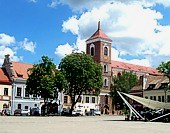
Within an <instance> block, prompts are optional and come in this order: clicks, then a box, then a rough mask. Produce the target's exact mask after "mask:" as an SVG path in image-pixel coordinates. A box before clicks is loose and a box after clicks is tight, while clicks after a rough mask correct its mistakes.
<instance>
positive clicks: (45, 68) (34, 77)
mask: <svg viewBox="0 0 170 133" xmlns="http://www.w3.org/2000/svg"><path fill="white" fill-rule="evenodd" d="M28 75H29V77H28V79H27V82H26V91H28V92H29V94H31V95H32V94H35V95H38V96H41V97H42V98H44V103H45V104H46V102H47V101H48V99H49V98H51V99H54V98H56V99H57V98H58V92H59V91H62V89H63V87H64V85H65V80H64V76H63V75H62V73H61V72H60V71H59V70H57V69H56V66H55V64H54V63H53V61H52V59H50V58H48V57H47V56H42V60H41V61H40V63H39V64H34V65H33V67H32V68H30V69H29V70H28ZM58 79H59V80H58ZM61 82H62V83H61Z"/></svg>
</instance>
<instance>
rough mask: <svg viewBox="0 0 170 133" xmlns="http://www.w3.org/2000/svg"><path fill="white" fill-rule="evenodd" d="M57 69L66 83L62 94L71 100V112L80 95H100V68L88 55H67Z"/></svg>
mask: <svg viewBox="0 0 170 133" xmlns="http://www.w3.org/2000/svg"><path fill="white" fill-rule="evenodd" d="M59 69H60V71H61V72H62V74H63V75H64V77H65V79H66V81H67V86H66V87H65V88H64V93H65V94H67V95H69V96H70V98H71V102H72V106H71V112H72V110H73V108H74V106H75V104H76V103H77V101H78V100H79V98H80V96H81V95H82V94H87V93H89V94H96V95H98V94H99V93H100V89H101V88H102V84H103V83H102V67H101V65H100V64H97V63H96V62H94V61H93V59H92V58H91V57H90V56H89V55H87V54H85V53H72V54H70V55H67V56H66V57H65V58H63V59H62V60H61V63H60V64H59ZM76 96H78V97H76Z"/></svg>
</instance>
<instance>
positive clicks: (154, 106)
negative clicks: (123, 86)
mask: <svg viewBox="0 0 170 133" xmlns="http://www.w3.org/2000/svg"><path fill="white" fill-rule="evenodd" d="M121 93H122V92H121ZM122 94H123V95H125V96H127V97H129V98H131V99H132V100H135V101H136V102H139V103H141V104H142V105H144V106H146V107H148V108H151V109H163V108H164V109H170V103H163V102H159V101H154V100H150V99H146V98H142V97H138V96H134V95H130V94H126V93H122Z"/></svg>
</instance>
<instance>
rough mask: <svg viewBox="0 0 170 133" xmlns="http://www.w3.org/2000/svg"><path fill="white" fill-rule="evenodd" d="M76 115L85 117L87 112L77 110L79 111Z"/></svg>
mask: <svg viewBox="0 0 170 133" xmlns="http://www.w3.org/2000/svg"><path fill="white" fill-rule="evenodd" d="M76 114H77V115H81V116H83V115H85V111H83V110H77V111H76Z"/></svg>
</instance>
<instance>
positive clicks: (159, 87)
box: [143, 75, 170, 102]
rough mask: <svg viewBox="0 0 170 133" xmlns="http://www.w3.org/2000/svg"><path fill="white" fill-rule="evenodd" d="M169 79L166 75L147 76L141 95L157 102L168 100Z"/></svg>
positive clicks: (169, 93) (169, 95)
mask: <svg viewBox="0 0 170 133" xmlns="http://www.w3.org/2000/svg"><path fill="white" fill-rule="evenodd" d="M168 83H169V79H168V78H167V77H166V76H151V75H150V76H147V81H146V87H145V90H144V92H143V97H144V98H147V99H151V100H155V101H159V102H170V91H169V90H168V89H167V88H168Z"/></svg>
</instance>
